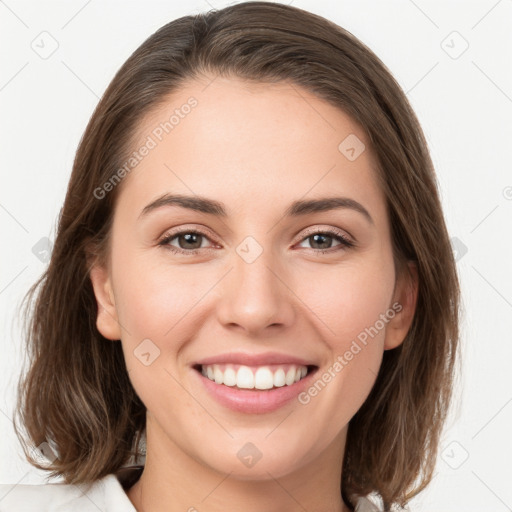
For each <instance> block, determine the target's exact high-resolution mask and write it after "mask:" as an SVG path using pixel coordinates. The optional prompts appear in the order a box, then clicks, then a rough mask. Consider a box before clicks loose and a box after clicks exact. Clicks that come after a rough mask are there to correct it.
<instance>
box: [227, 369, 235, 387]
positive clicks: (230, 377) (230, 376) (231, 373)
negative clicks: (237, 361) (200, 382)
mask: <svg viewBox="0 0 512 512" xmlns="http://www.w3.org/2000/svg"><path fill="white" fill-rule="evenodd" d="M236 380H237V379H236V373H235V370H233V368H226V370H225V371H224V384H225V385H226V386H236Z"/></svg>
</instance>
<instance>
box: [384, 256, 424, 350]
mask: <svg viewBox="0 0 512 512" xmlns="http://www.w3.org/2000/svg"><path fill="white" fill-rule="evenodd" d="M417 299H418V268H417V266H416V264H415V263H414V262H412V261H409V262H408V263H407V268H404V269H402V271H401V272H400V275H399V276H398V278H397V283H396V286H395V293H394V295H393V302H392V304H397V306H396V308H392V309H394V311H395V312H396V314H395V316H394V317H393V318H392V319H390V320H389V322H388V325H387V327H386V338H385V340H384V350H390V349H393V348H396V347H398V346H399V345H400V344H401V343H402V342H403V341H404V339H405V336H406V335H407V333H408V332H409V329H410V327H411V325H412V320H413V318H414V312H415V311H416V302H417Z"/></svg>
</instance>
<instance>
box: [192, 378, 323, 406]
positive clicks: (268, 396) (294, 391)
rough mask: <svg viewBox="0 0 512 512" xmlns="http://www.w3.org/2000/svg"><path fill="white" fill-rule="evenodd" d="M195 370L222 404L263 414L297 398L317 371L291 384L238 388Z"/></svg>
mask: <svg viewBox="0 0 512 512" xmlns="http://www.w3.org/2000/svg"><path fill="white" fill-rule="evenodd" d="M193 372H194V373H195V374H196V375H197V376H198V377H199V378H200V379H201V382H202V383H203V385H204V387H205V388H206V389H207V391H208V392H209V393H210V394H211V395H212V396H213V398H215V399H216V400H217V402H219V403H220V404H221V405H223V406H225V407H227V408H229V409H231V410H233V411H237V412H243V413H248V414H262V413H266V412H272V411H275V410H277V409H279V408H281V407H283V406H284V405H286V404H287V403H289V402H290V401H292V400H293V399H294V398H296V397H297V395H298V394H299V393H301V392H302V391H304V389H305V388H306V387H307V386H308V385H309V382H310V380H311V378H312V376H313V375H314V374H315V373H316V369H315V370H313V371H311V372H309V373H308V374H307V375H306V376H305V377H304V378H303V379H301V380H299V381H298V382H295V383H293V384H292V385H291V386H286V385H285V386H282V387H279V388H273V389H268V390H257V389H238V388H236V387H230V386H225V385H224V384H217V383H216V382H214V381H212V380H210V379H208V378H207V377H205V376H204V375H202V374H201V373H200V372H198V371H197V370H195V369H194V370H193Z"/></svg>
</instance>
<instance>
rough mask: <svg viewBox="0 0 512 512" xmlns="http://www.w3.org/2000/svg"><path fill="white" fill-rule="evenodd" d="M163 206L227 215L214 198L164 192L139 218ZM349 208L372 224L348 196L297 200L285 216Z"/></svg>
mask: <svg viewBox="0 0 512 512" xmlns="http://www.w3.org/2000/svg"><path fill="white" fill-rule="evenodd" d="M164 206H179V207H181V208H186V209H188V210H194V211H197V212H201V213H206V214H208V215H215V216H216V217H222V218H226V217H227V216H228V214H227V209H226V207H225V205H224V204H223V203H221V202H219V201H215V200H214V199H208V198H206V197H201V196H186V195H182V194H164V195H163V196H161V197H159V198H157V199H155V200H154V201H152V202H151V203H149V204H148V205H146V206H145V207H144V209H143V210H142V211H141V213H140V215H139V218H140V217H143V216H145V215H147V214H149V213H150V212H152V211H154V210H156V209H158V208H162V207H164ZM338 209H350V210H354V211H356V212H359V213H361V214H362V215H363V216H364V217H365V218H366V220H367V221H368V222H369V223H370V224H374V221H373V218H372V216H371V215H370V213H369V212H368V210H367V209H366V208H365V207H364V206H363V205H362V204H361V203H358V202H357V201H355V200H354V199H350V198H349V197H324V198H320V199H306V200H298V201H294V202H293V203H291V205H290V206H289V207H288V208H287V209H286V211H285V213H284V216H285V217H300V216H302V215H307V214H310V213H317V212H325V211H329V210H338Z"/></svg>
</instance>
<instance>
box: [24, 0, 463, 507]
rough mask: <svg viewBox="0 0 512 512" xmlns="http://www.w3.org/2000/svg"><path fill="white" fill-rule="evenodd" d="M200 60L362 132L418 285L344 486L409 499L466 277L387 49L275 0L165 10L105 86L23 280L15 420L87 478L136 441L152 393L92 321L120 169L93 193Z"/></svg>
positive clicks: (427, 471) (346, 466) (427, 445)
mask: <svg viewBox="0 0 512 512" xmlns="http://www.w3.org/2000/svg"><path fill="white" fill-rule="evenodd" d="M248 20H250V22H249V21H248ZM208 75H211V76H214V75H223V76H237V77H241V78H245V79H247V80H251V81H256V82H283V81H286V82H288V83H291V84H294V85H297V86H300V87H303V88H305V89H307V90H308V91H311V92H313V93H314V94H316V95H318V96H319V97H321V98H323V99H324V100H326V101H328V102H329V103H330V104H332V105H334V106H336V107H338V108H340V109H342V110H343V111H345V112H346V113H347V114H349V115H350V116H351V117H352V118H353V119H354V120H355V121H356V122H357V123H359V125H360V126H361V127H362V128H363V129H364V131H365V132H366V133H367V135H368V139H369V141H370V143H371V148H370V149H371V150H372V151H373V152H374V154H375V156H376V160H377V162H378V165H379V169H378V171H379V172H378V179H379V184H380V186H381V188H382V190H383V192H384V194H385V196H386V201H387V208H388V211H389V218H390V223H391V233H392V243H393V251H394V258H395V263H396V269H397V272H400V271H402V269H405V268H406V267H407V266H406V265H405V263H406V262H408V261H412V262H414V263H415V264H416V266H417V270H418V278H419V290H418V300H417V306H416V313H415V316H414V320H413V324H412V326H411V329H410V331H409V332H408V334H407V336H406V339H405V340H404V342H403V343H402V344H401V345H400V346H399V347H397V348H395V349H393V350H387V351H385V352H384V356H383V361H382V366H381V369H380V372H379V375H378V376H377V380H376V382H375V385H374V387H373V389H372V391H371V393H370V395H369V396H368V398H367V400H366V401H365V403H364V404H363V406H362V407H361V409H360V410H359V411H358V412H357V413H356V414H355V416H354V417H353V418H352V420H351V421H350V425H349V429H348V436H347V445H346V451H345V458H344V461H343V481H342V489H341V492H342V495H343V498H344V500H345V502H346V503H347V504H350V503H352V504H353V503H354V499H355V497H356V496H360V495H366V494H369V493H372V492H376V493H378V494H379V495H380V496H381V497H382V500H383V503H384V506H385V509H386V510H389V509H390V508H391V506H392V505H393V504H399V505H404V504H405V503H406V502H407V501H408V500H409V499H410V498H411V497H412V496H414V495H416V494H417V493H418V492H419V491H420V490H422V489H423V488H424V487H425V486H426V485H427V484H428V483H429V481H430V480H431V478H432V473H433V469H434V464H435V461H436V456H437V450H438V444H439V438H440V434H441V430H442V427H443V424H444V421H445V419H446V415H447V412H448V406H449V404H450V400H451V395H452V381H453V375H454V369H455V363H456V358H457V353H458V338H459V324H458V315H459V283H458V277H457V272H456V265H455V261H454V258H453V253H452V249H451V246H450V241H449V236H448V233H447V230H446V226H445V221H444V218H443V213H442V208H441V204H440V199H439V192H438V186H437V182H436V177H435V174H434V169H433V166H432V162H431V159H430V156H429V153H428V149H427V144H426V141H425V138H424V136H423V133H422V130H421V128H420V126H419V123H418V121H417V119H416V116H415V114H414V113H413V111H412V109H411V107H410V105H409V103H408V101H407V98H406V96H405V94H404V93H403V91H402V90H401V89H400V87H399V85H398V84H397V83H396V81H395V80H394V79H393V77H392V76H391V74H390V72H389V71H388V70H387V68H386V67H385V66H384V65H383V64H382V62H381V61H380V60H379V59H378V58H377V57H376V56H375V55H374V54H373V53H372V52H371V51H370V50H369V49H368V48H366V46H364V45H363V44H362V43H361V42H360V41H358V40H357V39H356V38H355V37H354V36H352V34H350V33H349V32H348V31H346V30H344V29H343V28H340V27H338V26H337V25H335V24H334V23H332V22H329V21H327V20H325V19H323V18H321V17H319V16H316V15H314V14H311V13H308V12H306V11H303V10H301V9H298V8H294V7H290V6H287V5H282V4H274V3H266V2H247V3H242V4H237V5H233V6H230V7H226V8H225V9H222V10H219V11H211V12H209V13H207V14H201V15H198V16H187V17H184V18H180V19H178V20H176V21H173V22H171V23H168V24H167V25H165V26H164V27H162V28H161V29H159V30H158V31H157V32H156V33H155V34H153V35H152V36H151V37H149V38H148V39H147V40H146V41H145V42H144V43H143V44H142V45H141V46H140V47H139V48H138V49H137V50H136V51H135V52H134V53H133V55H132V56H131V57H130V58H129V59H128V60H127V61H126V62H125V64H124V65H123V66H122V67H121V69H120V70H119V71H118V72H117V74H116V76H115V77H114V79H113V80H112V82H111V83H110V85H109V86H108V88H107V90H106V92H105V94H104V95H103V97H102V99H101V101H100V102H99V104H98V106H97V108H96V110H95V112H94V114H93V116H92V117H91V120H90V122H89V124H88V126H87V129H86V131H85V133H84V136H83V138H82V140H81V142H80V145H79V147H78V150H77V154H76V158H75V162H74V165H73V171H72V175H71V179H70V182H69V186H68V190H67V195H66V199H65V202H64V206H63V209H62V210H61V215H60V217H59V222H58V231H57V236H56V240H55V243H54V249H53V253H52V257H51V261H50V264H49V267H48V269H47V270H46V272H45V273H44V274H43V276H42V277H41V279H40V280H39V281H38V282H37V283H36V284H35V285H34V286H33V288H32V289H31V291H30V292H29V293H28V294H27V296H26V305H27V309H26V310H25V311H26V313H25V314H26V317H27V318H28V317H30V324H29V327H28V329H27V332H26V336H27V353H29V354H30V362H29V369H28V372H27V373H26V375H25V376H24V379H22V380H21V381H20V384H19V388H18V404H17V411H16V412H17V414H19V416H20V420H21V423H22V424H23V426H24V428H25V430H26V433H27V434H28V436H27V437H28V440H25V439H23V437H22V435H21V432H20V431H19V429H18V428H17V427H16V425H15V428H16V432H17V434H18V436H19V438H20V441H21V442H22V444H23V446H24V450H25V453H26V455H27V457H29V456H30V453H29V449H28V447H29V446H38V445H40V444H41V443H43V442H45V441H51V443H50V444H51V445H54V446H55V447H56V449H57V452H58V453H57V454H58V456H57V458H56V459H55V460H54V461H53V463H52V464H50V465H49V466H47V468H48V470H51V476H57V475H62V476H63V477H64V479H65V481H66V482H68V483H86V482H92V481H94V480H96V479H98V478H101V477H103V476H105V475H107V474H109V473H112V472H114V471H116V470H118V469H119V468H120V467H121V466H122V465H123V464H125V463H127V461H129V460H130V458H131V457H133V456H134V455H135V451H136V447H137V446H138V440H139V436H140V435H141V433H142V432H143V429H144V426H145V407H144V404H143V403H142V402H141V401H140V399H139V398H138V396H137V395H136V393H135V391H134V389H133V387H132V385H131V382H130V380H129V377H128V373H127V369H126V365H125V362H124V359H123V352H122V347H121V344H120V343H119V342H118V341H112V340H107V339H105V338H104V337H103V336H102V335H101V334H100V333H99V332H98V330H97V328H96V315H97V307H98V306H97V302H96V299H95V296H94V293H93V289H92V285H91V282H90V279H89V275H88V273H89V269H90V265H91V262H92V261H94V259H95V258H98V259H100V260H101V261H106V259H105V258H106V254H107V253H108V241H109V234H110V228H111V223H112V216H113V209H114V205H115V201H116V197H117V195H118V194H119V193H120V190H121V189H122V185H123V183H122V181H121V183H120V184H119V185H118V186H117V187H114V188H113V190H112V191H110V192H108V193H107V194H105V196H104V197H103V198H101V199H98V197H97V193H96V195H95V190H97V189H98V187H102V185H103V184H105V183H107V182H108V181H109V179H110V178H111V177H112V175H113V174H114V173H116V171H117V170H118V169H119V168H121V167H122V163H123V162H124V161H125V160H126V155H127V154H128V153H129V152H130V151H131V150H133V148H132V147H131V146H132V145H133V142H134V139H135V137H136V129H137V127H138V126H139V125H140V123H141V121H142V119H143V118H144V116H146V115H147V114H148V113H149V112H150V111H151V110H152V109H154V108H156V107H157V106H158V105H159V104H161V103H162V102H164V101H165V100H166V98H167V97H168V96H169V94H171V93H172V92H173V91H176V90H177V89H178V88H180V87H182V86H184V85H186V83H187V81H189V80H193V79H195V78H198V77H203V76H208ZM32 306H33V307H32ZM15 423H16V422H15ZM341 462H342V461H340V465H341ZM31 463H33V464H34V465H36V466H37V467H40V468H43V466H40V465H38V464H37V462H36V461H35V460H31ZM45 468H46V467H45Z"/></svg>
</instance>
